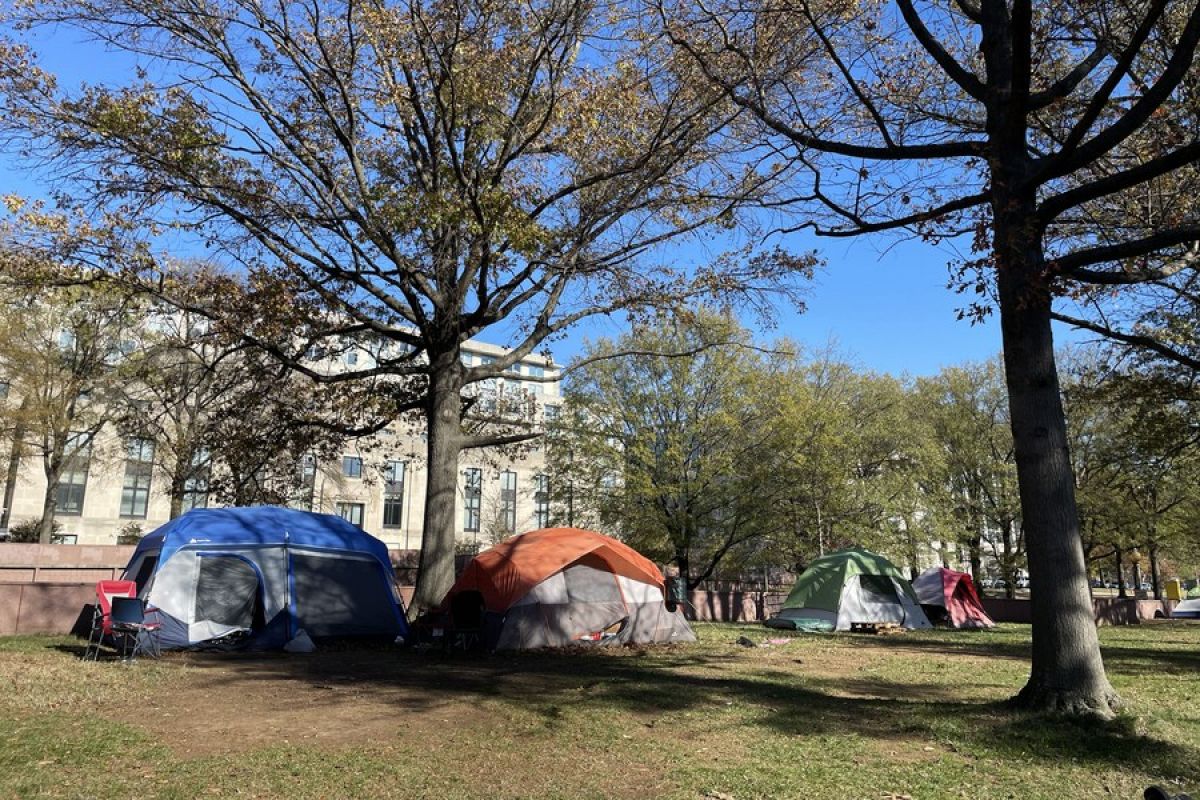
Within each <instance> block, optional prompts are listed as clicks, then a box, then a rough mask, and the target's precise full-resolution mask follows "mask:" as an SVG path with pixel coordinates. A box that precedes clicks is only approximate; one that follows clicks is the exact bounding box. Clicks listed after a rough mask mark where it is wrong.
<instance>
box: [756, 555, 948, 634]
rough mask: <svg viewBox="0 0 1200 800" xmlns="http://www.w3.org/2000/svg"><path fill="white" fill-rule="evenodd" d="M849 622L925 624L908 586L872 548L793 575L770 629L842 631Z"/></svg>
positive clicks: (826, 558)
mask: <svg viewBox="0 0 1200 800" xmlns="http://www.w3.org/2000/svg"><path fill="white" fill-rule="evenodd" d="M853 622H894V623H896V624H898V625H902V626H904V627H905V628H929V627H932V626H931V625H930V624H929V619H928V618H927V617H926V616H925V612H924V611H922V610H921V604H920V602H919V601H918V600H917V596H916V594H914V593H913V589H912V586H911V585H909V583H908V581H907V580H905V579H904V575H903V574H901V572H900V570H898V569H896V565H895V564H893V563H892V562H890V561H888V560H887V559H886V558H884V557H883V556H881V555H879V554H878V553H872V552H871V551H870V550H860V549H857V548H852V549H849V550H838V551H837V552H835V553H830V554H828V555H825V556H822V557H821V558H818V559H817V560H816V561H814V562H813V563H812V566H810V567H809V568H808V569H806V570H805V571H804V574H803V575H801V576H800V577H799V578H798V579H797V580H796V585H795V586H793V587H792V591H791V593H790V594H789V595H788V598H787V600H785V601H784V603H783V608H782V609H781V610H780V612H779V613H778V614H777V615H776V616H774V617H772V618H771V619H769V620H767V625H769V626H770V627H772V628H784V629H787V630H807V631H835V630H836V631H848V630H850V624H851V623H853Z"/></svg>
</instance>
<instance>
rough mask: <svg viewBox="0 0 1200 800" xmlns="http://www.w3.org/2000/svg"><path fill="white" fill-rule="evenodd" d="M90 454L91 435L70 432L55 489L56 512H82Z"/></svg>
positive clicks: (73, 513) (75, 513) (72, 513)
mask: <svg viewBox="0 0 1200 800" xmlns="http://www.w3.org/2000/svg"><path fill="white" fill-rule="evenodd" d="M91 455H92V437H91V436H90V435H88V434H86V433H72V434H71V435H70V437H69V438H68V439H67V444H66V447H64V448H63V468H62V472H61V473H60V474H59V476H58V486H57V488H56V490H55V491H56V496H55V501H54V508H55V511H56V512H57V513H59V514H70V515H77V514H82V513H83V498H84V495H85V494H86V493H87V477H88V462H89V461H90V460H91Z"/></svg>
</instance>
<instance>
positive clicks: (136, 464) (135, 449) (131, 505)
mask: <svg viewBox="0 0 1200 800" xmlns="http://www.w3.org/2000/svg"><path fill="white" fill-rule="evenodd" d="M153 471H154V440H153V439H143V438H139V437H136V436H135V437H133V438H131V439H129V440H128V441H127V442H126V443H125V483H124V484H123V485H122V487H121V516H122V517H135V518H137V519H145V518H146V506H147V505H148V504H149V502H150V476H151V474H152V473H153Z"/></svg>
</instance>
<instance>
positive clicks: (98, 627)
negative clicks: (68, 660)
mask: <svg viewBox="0 0 1200 800" xmlns="http://www.w3.org/2000/svg"><path fill="white" fill-rule="evenodd" d="M114 597H137V584H136V583H134V582H133V581H99V582H98V583H97V584H96V610H95V612H94V613H93V614H92V630H91V633H89V634H88V643H87V649H86V650H84V651H83V658H84V660H85V661H87V660H89V659H90V660H92V661H95V660H96V659H98V658H99V657H100V643H101V642H102V641H103V640H104V637H105V636H111V635H112V632H113V627H112V601H113V598H114Z"/></svg>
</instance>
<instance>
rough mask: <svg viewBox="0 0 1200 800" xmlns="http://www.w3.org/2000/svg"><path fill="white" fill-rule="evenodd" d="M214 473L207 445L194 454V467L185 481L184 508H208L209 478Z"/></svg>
mask: <svg viewBox="0 0 1200 800" xmlns="http://www.w3.org/2000/svg"><path fill="white" fill-rule="evenodd" d="M211 474H212V457H211V455H210V453H209V452H208V448H207V447H201V448H199V449H198V450H197V451H196V452H195V453H193V454H192V468H191V470H189V471H188V477H187V478H186V479H185V480H184V482H183V510H184V511H191V510H192V509H193V508H208V479H209V476H210V475H211Z"/></svg>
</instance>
